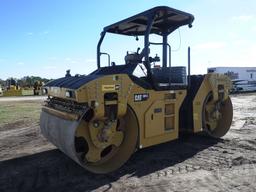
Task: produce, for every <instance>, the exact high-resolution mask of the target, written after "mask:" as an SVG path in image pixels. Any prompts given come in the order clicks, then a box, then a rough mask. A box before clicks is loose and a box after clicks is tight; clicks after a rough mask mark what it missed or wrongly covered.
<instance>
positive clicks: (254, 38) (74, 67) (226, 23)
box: [0, 0, 256, 79]
mask: <svg viewBox="0 0 256 192" xmlns="http://www.w3.org/2000/svg"><path fill="white" fill-rule="evenodd" d="M160 5H165V6H169V7H173V8H176V9H180V10H182V11H186V12H189V13H191V14H193V15H194V16H195V21H194V23H193V27H192V28H191V29H189V28H188V27H181V28H180V29H179V30H176V31H175V32H174V33H173V34H171V35H170V37H169V39H168V40H169V44H170V45H171V46H172V49H173V50H174V51H173V52H172V65H175V66H180V65H184V66H186V64H187V47H188V46H191V72H192V74H204V73H206V72H207V68H208V67H218V66H249V67H250V66H252V67H253V66H254V67H256V1H255V0H190V1H188V0H157V1H156V0H122V1H120V0H105V1H102V0H93V1H90V0H87V1H84V0H73V1H70V0H69V1H68V0H36V1H35V0H0V79H7V78H9V77H15V78H21V77H23V76H28V75H29V76H31V75H33V76H41V77H45V78H59V77H62V76H64V75H65V71H66V70H67V69H71V74H89V73H90V72H92V71H93V70H95V69H96V67H97V66H96V46H97V43H98V40H99V37H100V33H101V31H102V29H103V27H105V26H107V25H110V24H112V23H115V22H117V21H119V20H122V19H125V18H127V17H129V16H133V15H135V14H137V13H139V12H142V11H145V10H147V9H150V8H152V7H154V6H160ZM153 38H154V37H153ZM155 39H157V38H155ZM140 41H141V39H140ZM138 46H140V42H136V41H135V38H133V37H121V36H119V35H118V37H117V36H114V35H107V37H106V39H105V41H104V42H103V45H102V51H105V52H108V53H110V54H111V61H115V62H116V63H117V64H123V63H124V56H125V54H126V51H136V50H137V47H138ZM152 54H155V53H152ZM152 56H154V55H152ZM102 60H103V61H102V62H105V61H107V59H106V58H104V57H102Z"/></svg>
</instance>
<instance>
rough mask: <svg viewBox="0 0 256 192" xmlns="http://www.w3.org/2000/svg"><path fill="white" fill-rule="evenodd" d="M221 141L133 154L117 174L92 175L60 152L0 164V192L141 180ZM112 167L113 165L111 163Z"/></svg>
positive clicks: (191, 141)
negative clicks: (126, 177) (128, 178)
mask: <svg viewBox="0 0 256 192" xmlns="http://www.w3.org/2000/svg"><path fill="white" fill-rule="evenodd" d="M218 142H222V140H216V139H211V138H207V137H203V136H199V135H196V136H186V137H183V138H182V139H180V140H177V141H173V142H169V143H165V144H161V145H158V146H154V147H150V148H147V149H144V150H141V151H138V152H136V153H135V154H134V155H133V156H132V158H131V159H130V160H129V161H128V162H127V163H126V164H125V165H124V166H123V167H122V168H121V169H119V170H117V171H116V172H113V173H110V174H105V175H96V174H92V173H90V172H88V171H86V170H84V169H83V168H81V167H80V166H79V165H77V164H76V163H74V162H73V161H72V160H71V159H69V158H68V157H67V156H65V155H64V154H63V153H61V152H60V151H59V150H57V149H56V150H51V151H45V152H42V153H38V154H34V155H30V156H25V157H22V158H17V159H12V160H7V161H2V162H0V191H1V192H4V191H8V192H11V191H63V192H64V191H91V190H94V189H97V188H99V187H101V186H103V185H107V186H108V187H109V188H108V189H111V183H112V182H114V181H117V180H118V179H119V178H120V177H122V176H124V175H129V176H130V177H132V176H135V177H138V178H140V177H142V176H145V175H148V174H150V173H153V172H155V171H159V170H162V169H164V168H166V167H170V166H173V165H175V164H177V163H180V162H183V161H184V160H186V159H188V158H191V157H192V156H194V155H195V154H197V153H198V152H200V151H202V150H204V149H206V148H208V147H210V146H212V145H215V144H216V143H218ZM113 163H114V162H113Z"/></svg>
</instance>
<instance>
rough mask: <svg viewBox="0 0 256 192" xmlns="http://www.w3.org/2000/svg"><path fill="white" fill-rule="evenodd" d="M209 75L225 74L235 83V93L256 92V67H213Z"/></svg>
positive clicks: (209, 70) (209, 69)
mask: <svg viewBox="0 0 256 192" xmlns="http://www.w3.org/2000/svg"><path fill="white" fill-rule="evenodd" d="M208 73H221V74H225V75H227V76H228V77H230V79H231V80H232V82H233V92H242V91H256V67H212V68H208Z"/></svg>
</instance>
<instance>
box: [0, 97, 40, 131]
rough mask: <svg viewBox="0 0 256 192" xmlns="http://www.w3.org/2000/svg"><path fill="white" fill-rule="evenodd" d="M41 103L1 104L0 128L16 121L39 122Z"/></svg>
mask: <svg viewBox="0 0 256 192" xmlns="http://www.w3.org/2000/svg"><path fill="white" fill-rule="evenodd" d="M40 112H41V102H39V101H37V102H35V101H23V102H1V103H0V126H2V125H4V124H8V123H15V122H17V121H24V122H26V121H39V116H40Z"/></svg>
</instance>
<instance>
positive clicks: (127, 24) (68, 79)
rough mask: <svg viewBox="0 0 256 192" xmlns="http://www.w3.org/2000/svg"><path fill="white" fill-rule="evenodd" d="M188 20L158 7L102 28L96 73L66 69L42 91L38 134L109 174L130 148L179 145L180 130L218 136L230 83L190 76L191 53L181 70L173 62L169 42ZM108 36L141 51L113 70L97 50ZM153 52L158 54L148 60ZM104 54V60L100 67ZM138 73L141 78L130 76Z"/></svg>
mask: <svg viewBox="0 0 256 192" xmlns="http://www.w3.org/2000/svg"><path fill="white" fill-rule="evenodd" d="M193 21H194V16H193V15H191V14H189V13H186V12H182V11H179V10H176V9H173V8H170V7H165V6H161V7H155V8H152V9H150V10H147V11H145V12H142V13H140V14H137V15H135V16H132V17H129V18H127V19H124V20H122V21H120V22H117V23H114V24H112V25H109V26H107V27H105V28H104V29H103V31H102V33H101V36H100V39H99V42H98V46H97V70H95V71H93V72H92V73H90V74H89V75H75V76H72V75H71V74H70V71H67V73H66V75H65V77H63V78H59V79H56V80H53V81H50V82H49V83H47V84H46V85H45V86H44V88H43V89H44V92H45V93H47V94H48V99H47V100H46V101H45V104H44V106H43V107H42V113H41V117H40V128H41V132H42V134H43V135H44V136H45V137H46V138H47V139H48V140H49V141H50V142H51V143H53V144H54V145H56V146H57V147H58V148H59V149H60V150H61V151H62V152H64V153H65V154H66V155H68V156H69V157H70V158H71V159H73V160H74V161H76V162H77V163H78V164H79V165H81V166H82V167H84V168H85V169H87V170H89V171H91V172H94V173H109V172H112V171H114V170H116V169H118V168H120V167H121V166H122V165H123V164H124V163H125V162H126V161H127V160H128V159H129V158H130V156H131V155H132V154H133V153H134V152H135V151H136V150H138V149H142V148H145V147H150V146H153V145H157V144H160V143H164V142H168V141H172V140H175V139H178V138H179V134H180V133H182V132H190V133H198V132H204V133H206V134H208V135H209V136H211V137H214V138H220V137H222V136H224V135H225V134H226V133H227V131H228V130H229V128H230V126H231V122H232V116H233V108H232V103H231V100H230V98H229V90H230V89H231V86H232V84H231V81H230V80H229V79H228V77H227V76H225V75H221V74H216V73H212V74H206V75H190V48H188V64H187V66H172V64H171V52H172V50H171V46H170V45H169V43H168V36H169V35H170V34H171V33H172V32H174V31H175V30H176V29H178V28H180V27H182V26H188V27H189V28H191V27H192V23H193ZM107 34H112V35H115V34H116V35H123V36H128V37H131V38H136V39H138V38H142V39H143V40H142V41H143V43H142V46H143V48H142V49H140V48H138V49H137V50H136V51H134V52H129V51H128V52H127V53H126V54H124V64H116V63H115V62H111V61H110V54H108V53H106V52H102V51H101V45H102V43H103V40H104V37H105V36H106V35H107ZM152 36H154V37H155V36H157V37H159V38H158V39H160V41H158V42H155V41H152ZM153 39H155V38H153ZM113 46H114V45H113ZM119 46H120V45H119ZM123 46H125V44H124V45H123ZM153 46H157V50H158V51H159V52H160V54H158V55H155V56H152V55H151V54H150V49H151V48H152V47H153ZM135 49H136V48H135ZM102 55H107V56H108V59H105V60H104V61H105V66H102V63H103V62H101V60H102V61H103V58H101V56H102ZM138 70H141V71H142V72H143V73H141V75H136V74H137V73H136V71H138Z"/></svg>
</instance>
